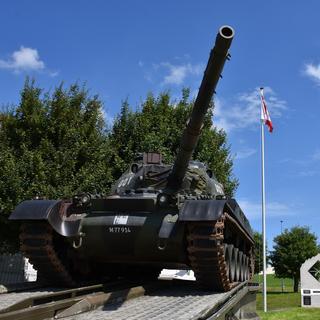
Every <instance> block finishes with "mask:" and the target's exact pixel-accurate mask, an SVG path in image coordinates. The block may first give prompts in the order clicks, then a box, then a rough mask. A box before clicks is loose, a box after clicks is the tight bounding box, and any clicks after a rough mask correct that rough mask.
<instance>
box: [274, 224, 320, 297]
mask: <svg viewBox="0 0 320 320" xmlns="http://www.w3.org/2000/svg"><path fill="white" fill-rule="evenodd" d="M273 241H274V243H275V246H274V250H273V251H272V252H271V255H270V258H271V262H272V265H273V267H274V270H275V273H276V276H277V277H281V278H285V277H290V278H293V281H294V292H297V291H298V285H299V279H300V267H301V265H302V263H304V262H305V261H306V260H307V259H309V258H311V257H313V256H315V255H316V254H317V253H319V247H318V245H317V237H316V235H315V234H314V233H311V232H310V229H309V227H299V226H296V227H293V228H291V229H290V230H288V229H286V230H285V231H284V232H283V233H282V234H280V235H278V236H276V237H275V238H274V240H273Z"/></svg>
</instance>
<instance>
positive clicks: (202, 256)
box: [187, 213, 254, 291]
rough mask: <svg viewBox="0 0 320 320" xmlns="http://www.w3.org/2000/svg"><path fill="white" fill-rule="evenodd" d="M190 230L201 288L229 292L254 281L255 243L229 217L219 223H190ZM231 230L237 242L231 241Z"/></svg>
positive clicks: (193, 263)
mask: <svg viewBox="0 0 320 320" xmlns="http://www.w3.org/2000/svg"><path fill="white" fill-rule="evenodd" d="M187 227H188V235H187V241H188V247H187V250H188V257H189V261H190V264H191V268H192V270H193V271H194V274H195V277H196V279H197V282H198V283H199V284H200V286H201V287H204V288H205V289H209V290H215V291H228V290H231V289H232V288H233V287H235V286H236V285H237V284H238V283H239V282H243V281H246V280H249V279H250V278H251V277H252V275H253V272H254V256H253V241H252V239H251V238H250V237H249V236H248V235H247V233H246V232H245V230H244V229H243V228H242V227H241V226H240V225H239V224H238V222H237V221H236V220H235V219H233V218H232V217H231V216H230V215H229V214H227V213H224V214H223V215H222V216H221V218H220V219H219V220H216V221H206V222H189V223H188V224H187ZM229 229H230V230H233V232H230V234H233V235H234V234H237V238H233V239H228V236H227V232H226V230H229ZM235 230H236V232H235Z"/></svg>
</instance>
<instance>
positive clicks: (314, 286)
mask: <svg viewBox="0 0 320 320" xmlns="http://www.w3.org/2000/svg"><path fill="white" fill-rule="evenodd" d="M300 279H301V306H302V307H313V308H315V307H318V308H320V253H319V254H318V255H316V256H315V257H313V258H310V259H308V260H306V261H305V262H304V263H303V264H302V266H301V268H300Z"/></svg>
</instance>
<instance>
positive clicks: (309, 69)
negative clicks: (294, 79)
mask: <svg viewBox="0 0 320 320" xmlns="http://www.w3.org/2000/svg"><path fill="white" fill-rule="evenodd" d="M304 73H305V74H306V75H307V76H309V77H310V78H311V79H312V80H314V81H316V82H317V83H318V84H319V85H320V64H318V65H314V64H312V63H308V64H306V65H305V67H304Z"/></svg>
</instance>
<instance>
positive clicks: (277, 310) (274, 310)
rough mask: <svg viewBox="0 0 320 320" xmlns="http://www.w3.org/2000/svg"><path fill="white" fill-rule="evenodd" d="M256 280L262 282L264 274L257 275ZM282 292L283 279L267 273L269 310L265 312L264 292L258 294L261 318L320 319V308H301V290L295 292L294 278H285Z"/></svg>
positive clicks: (279, 319) (271, 319) (276, 319)
mask: <svg viewBox="0 0 320 320" xmlns="http://www.w3.org/2000/svg"><path fill="white" fill-rule="evenodd" d="M254 281H255V282H259V283H260V284H261V283H262V281H263V278H262V276H258V275H256V276H255V277H254ZM283 283H284V292H282V286H281V279H278V278H276V277H275V276H274V275H267V289H268V292H267V305H268V312H267V313H264V312H263V311H262V310H263V298H262V293H261V292H260V293H258V294H257V310H258V311H257V312H258V314H259V316H260V318H261V320H296V319H299V320H315V319H320V308H319V309H316V308H301V307H300V301H301V296H300V292H293V281H292V279H284V280H283Z"/></svg>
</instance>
